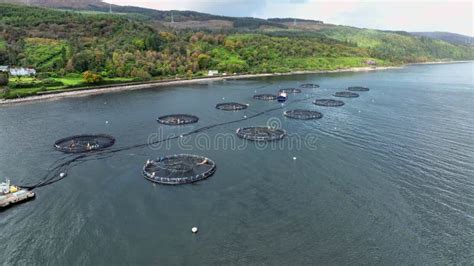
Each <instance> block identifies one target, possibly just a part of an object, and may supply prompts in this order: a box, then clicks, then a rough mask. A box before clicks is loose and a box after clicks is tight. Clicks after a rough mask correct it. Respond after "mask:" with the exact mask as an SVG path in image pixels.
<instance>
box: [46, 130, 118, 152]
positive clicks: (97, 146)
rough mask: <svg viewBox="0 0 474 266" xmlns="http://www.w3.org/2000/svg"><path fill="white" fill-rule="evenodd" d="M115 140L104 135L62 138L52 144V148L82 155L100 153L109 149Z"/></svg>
mask: <svg viewBox="0 0 474 266" xmlns="http://www.w3.org/2000/svg"><path fill="white" fill-rule="evenodd" d="M114 143H115V138H114V137H112V136H110V135H106V134H97V135H76V136H70V137H67V138H62V139H60V140H57V141H56V142H55V143H54V148H55V149H56V150H58V151H61V152H64V153H84V152H93V151H100V150H103V149H106V148H108V147H111V146H112V145H114Z"/></svg>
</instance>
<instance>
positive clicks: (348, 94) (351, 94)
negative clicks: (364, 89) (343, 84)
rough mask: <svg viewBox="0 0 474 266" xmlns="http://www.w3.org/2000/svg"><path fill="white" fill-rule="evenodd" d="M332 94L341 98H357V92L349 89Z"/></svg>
mask: <svg viewBox="0 0 474 266" xmlns="http://www.w3.org/2000/svg"><path fill="white" fill-rule="evenodd" d="M334 96H336V97H342V98H357V97H359V94H357V93H355V92H350V91H338V92H336V93H335V94H334Z"/></svg>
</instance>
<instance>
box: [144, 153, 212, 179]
mask: <svg viewBox="0 0 474 266" xmlns="http://www.w3.org/2000/svg"><path fill="white" fill-rule="evenodd" d="M215 171H216V163H215V162H214V161H212V160H211V159H209V158H206V157H203V156H198V155H190V154H177V155H171V156H165V157H161V158H159V159H157V160H148V161H147V162H146V163H145V165H144V166H143V175H144V176H145V178H146V179H148V180H149V181H151V182H153V183H159V184H165V185H180V184H188V183H194V182H197V181H200V180H203V179H206V178H208V177H210V176H211V175H213V174H214V172H215Z"/></svg>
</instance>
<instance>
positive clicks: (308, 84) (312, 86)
mask: <svg viewBox="0 0 474 266" xmlns="http://www.w3.org/2000/svg"><path fill="white" fill-rule="evenodd" d="M300 88H304V89H315V88H319V85H318V84H313V83H305V84H301V85H300Z"/></svg>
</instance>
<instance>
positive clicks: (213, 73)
mask: <svg viewBox="0 0 474 266" xmlns="http://www.w3.org/2000/svg"><path fill="white" fill-rule="evenodd" d="M218 74H219V71H218V70H209V72H208V73H207V76H208V77H213V76H215V75H218Z"/></svg>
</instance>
